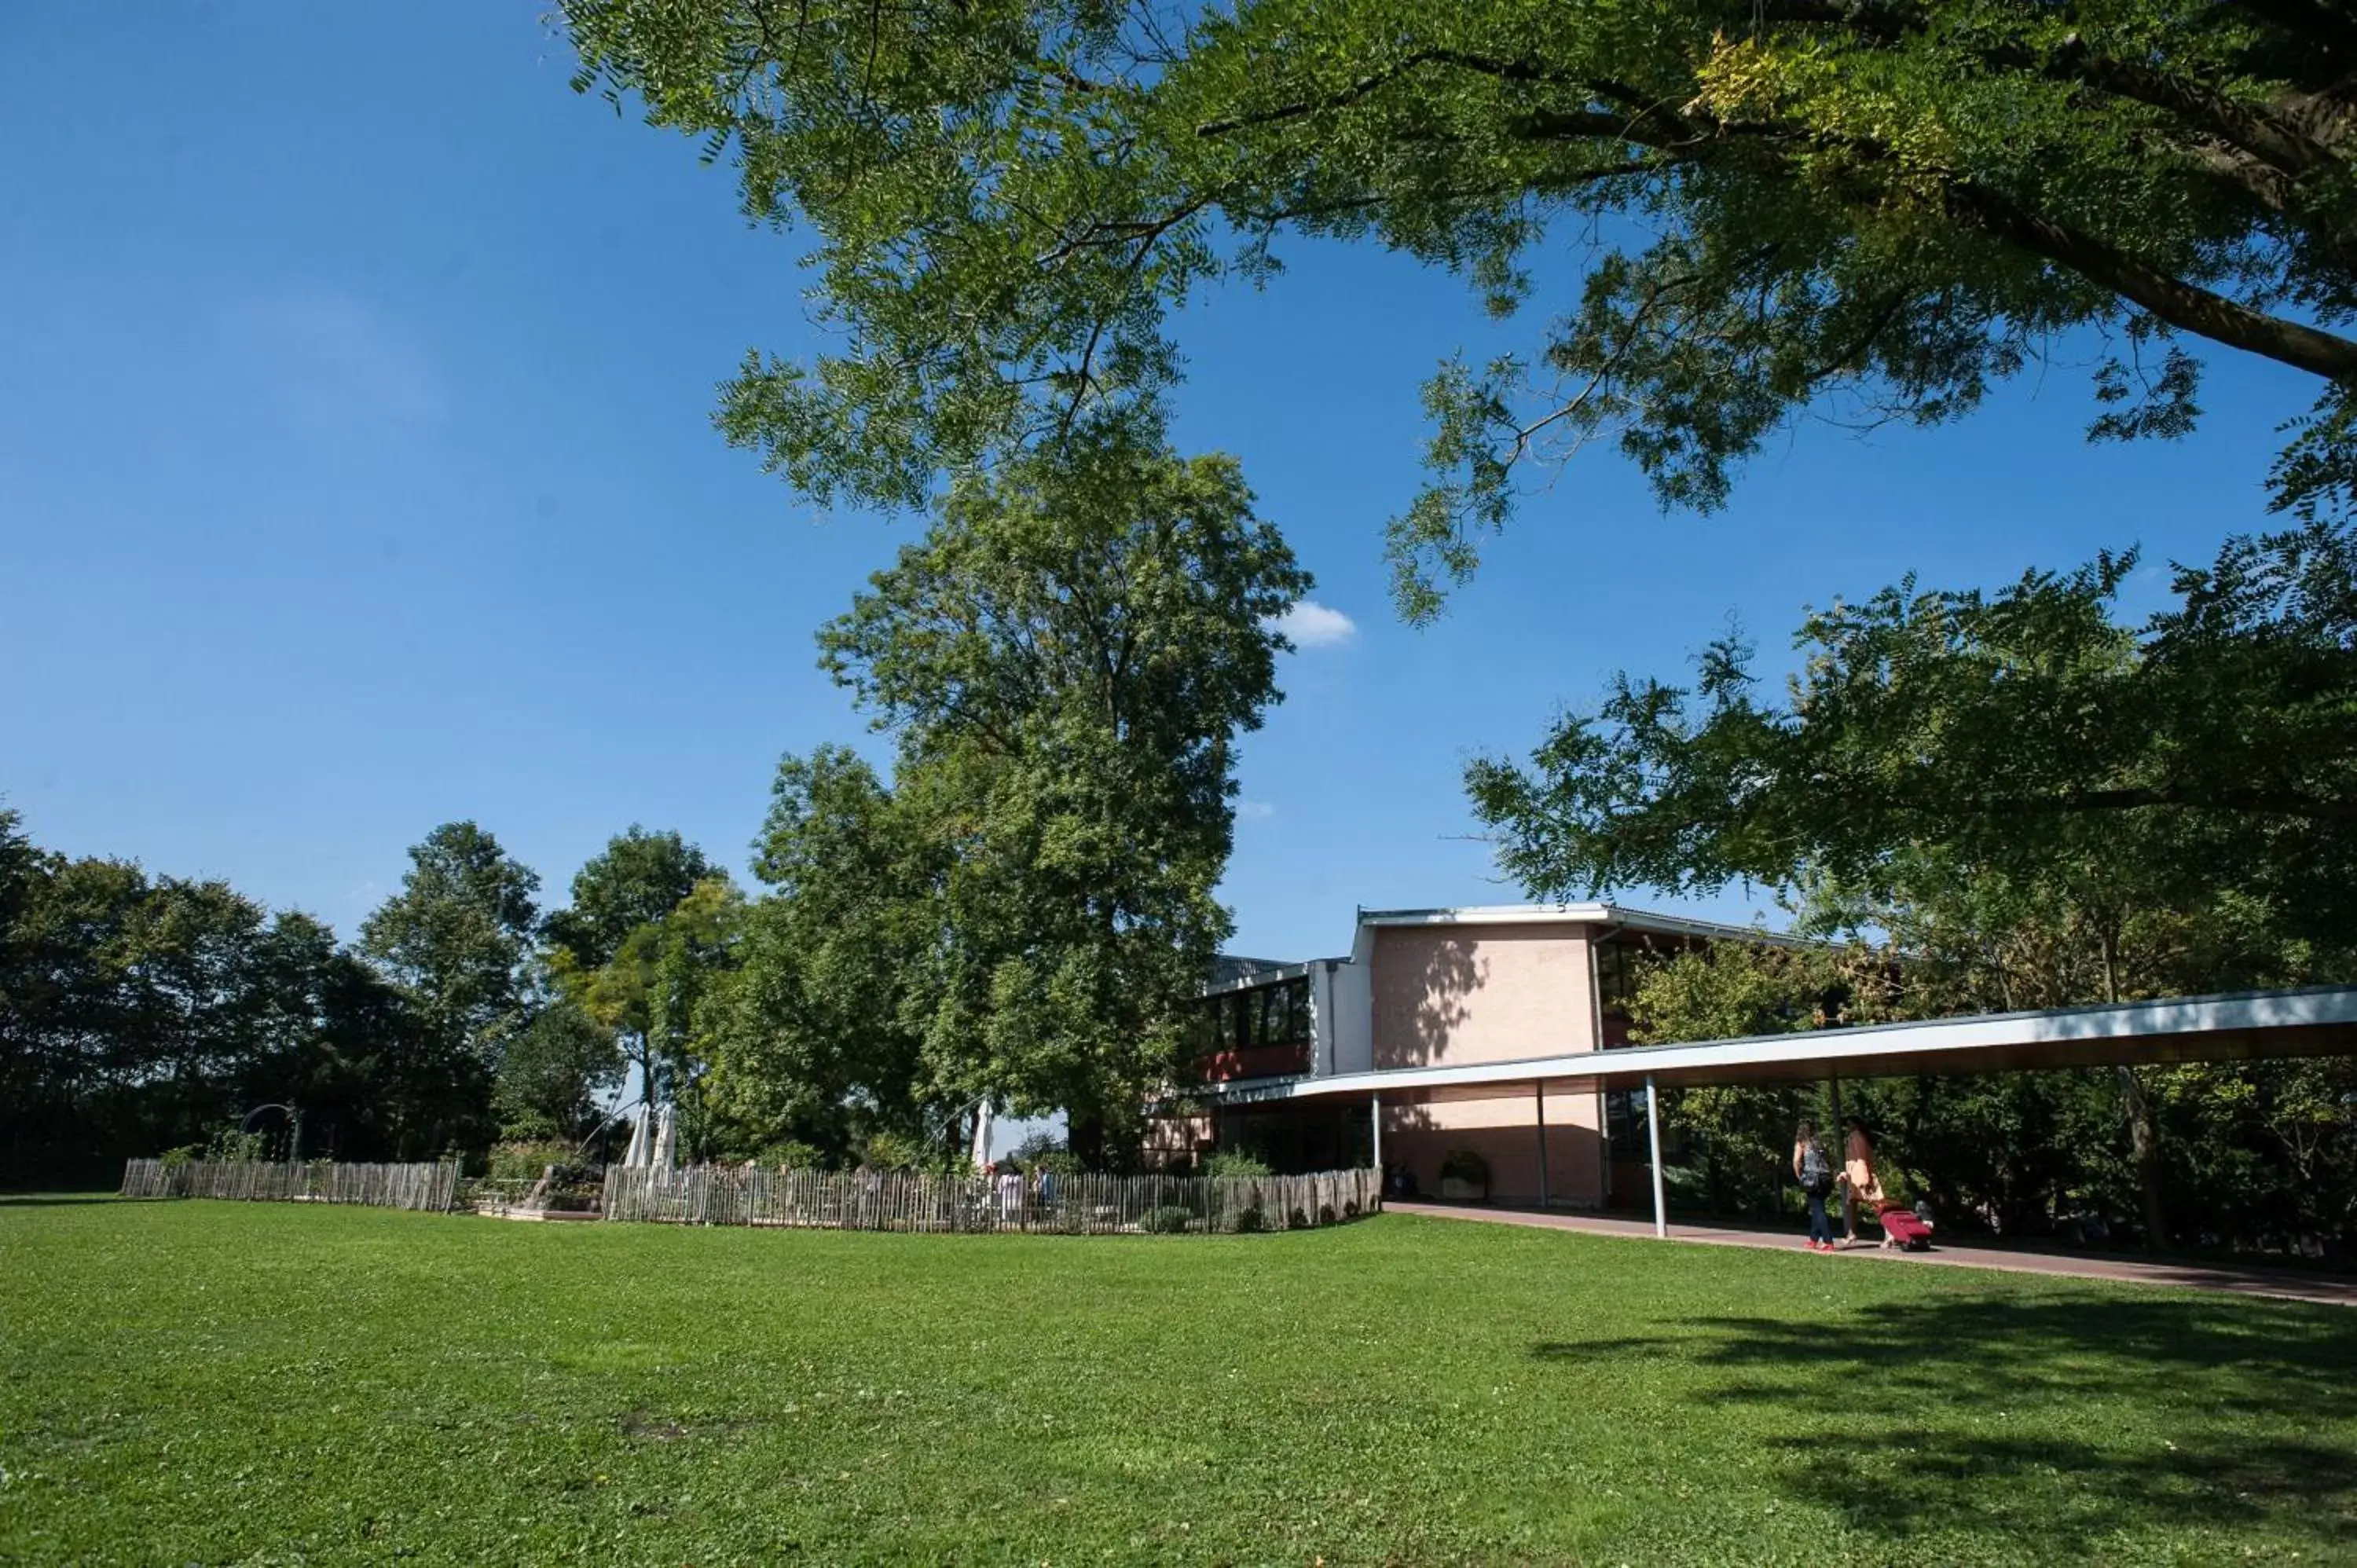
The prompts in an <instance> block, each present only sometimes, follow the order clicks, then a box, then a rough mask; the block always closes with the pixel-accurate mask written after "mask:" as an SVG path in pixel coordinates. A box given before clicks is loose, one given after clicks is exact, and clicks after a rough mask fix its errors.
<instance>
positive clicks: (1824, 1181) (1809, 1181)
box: [1801, 1138, 1834, 1197]
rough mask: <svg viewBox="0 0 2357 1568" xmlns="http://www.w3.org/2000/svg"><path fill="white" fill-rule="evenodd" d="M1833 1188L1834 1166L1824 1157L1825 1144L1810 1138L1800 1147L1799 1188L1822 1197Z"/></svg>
mask: <svg viewBox="0 0 2357 1568" xmlns="http://www.w3.org/2000/svg"><path fill="white" fill-rule="evenodd" d="M1833 1189H1834V1167H1833V1165H1832V1163H1831V1162H1830V1161H1828V1160H1827V1159H1826V1158H1825V1146H1824V1144H1820V1143H1818V1142H1817V1141H1816V1140H1815V1139H1814V1138H1812V1139H1810V1140H1809V1141H1808V1143H1806V1144H1803V1145H1802V1148H1801V1190H1802V1191H1803V1192H1805V1193H1807V1194H1808V1195H1809V1196H1810V1197H1824V1196H1825V1195H1826V1194H1828V1193H1830V1192H1832V1191H1833Z"/></svg>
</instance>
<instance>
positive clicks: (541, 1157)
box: [485, 1138, 573, 1181]
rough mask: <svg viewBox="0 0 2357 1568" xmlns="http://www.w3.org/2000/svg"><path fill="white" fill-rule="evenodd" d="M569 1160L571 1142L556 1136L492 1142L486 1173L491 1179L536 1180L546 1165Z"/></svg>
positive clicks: (561, 1165)
mask: <svg viewBox="0 0 2357 1568" xmlns="http://www.w3.org/2000/svg"><path fill="white" fill-rule="evenodd" d="M572 1164H573V1145H572V1144H567V1143H564V1142H561V1141H559V1140H557V1139H554V1138H544V1139H539V1140H536V1141H534V1142H530V1143H524V1142H510V1143H505V1144H492V1145H491V1156H490V1165H489V1167H488V1168H487V1170H486V1172H485V1174H486V1175H488V1176H490V1179H491V1180H493V1181H538V1180H539V1179H540V1173H541V1172H543V1171H544V1170H546V1169H547V1168H548V1167H549V1166H551V1165H556V1166H559V1167H565V1166H570V1165H572Z"/></svg>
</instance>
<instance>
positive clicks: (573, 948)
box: [547, 822, 714, 970]
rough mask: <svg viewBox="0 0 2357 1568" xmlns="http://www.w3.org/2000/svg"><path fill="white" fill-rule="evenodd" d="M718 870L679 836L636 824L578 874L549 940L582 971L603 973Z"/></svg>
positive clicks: (554, 917) (551, 923) (551, 927)
mask: <svg viewBox="0 0 2357 1568" xmlns="http://www.w3.org/2000/svg"><path fill="white" fill-rule="evenodd" d="M713 869H714V868H713V866H712V864H711V862H709V861H707V860H705V857H704V852H703V851H702V850H700V849H698V848H697V847H696V846H695V845H694V844H692V843H688V842H687V841H686V840H684V839H683V838H682V837H680V835H679V834H678V833H677V832H670V831H665V832H648V831H647V830H646V829H644V828H642V827H640V826H639V824H638V823H636V822H632V823H631V824H630V827H629V829H628V830H626V831H625V832H619V833H616V834H615V835H614V836H613V837H612V838H610V839H608V841H607V842H606V847H605V849H604V850H603V851H602V852H600V853H599V854H597V857H596V858H594V859H592V860H590V861H589V862H588V863H587V865H583V866H582V867H581V869H580V870H579V871H578V872H576V873H575V874H574V877H573V901H572V903H571V904H570V905H569V906H567V907H566V908H562V909H559V910H557V911H555V912H554V913H553V914H551V915H550V916H549V917H548V928H547V934H548V940H549V942H550V944H551V945H552V946H554V947H556V948H559V949H561V950H564V951H565V953H567V954H568V955H569V956H570V957H571V959H572V961H573V962H574V964H575V966H576V967H577V968H580V969H585V970H588V969H597V968H598V967H599V966H601V965H603V964H604V963H605V962H606V961H608V960H609V959H611V958H612V957H613V956H614V954H615V952H616V951H617V950H619V948H620V947H621V945H622V943H623V942H624V941H625V940H628V938H629V937H630V933H631V932H632V931H635V930H637V929H639V928H640V926H646V925H652V924H654V923H655V922H657V921H659V920H662V918H664V917H666V916H668V915H669V914H670V913H671V912H672V911H673V909H676V908H679V903H680V900H681V899H683V898H684V897H687V896H688V894H689V893H691V892H693V891H694V888H695V885H696V884H697V883H699V882H701V881H703V880H704V879H705V877H707V876H709V875H712V873H713Z"/></svg>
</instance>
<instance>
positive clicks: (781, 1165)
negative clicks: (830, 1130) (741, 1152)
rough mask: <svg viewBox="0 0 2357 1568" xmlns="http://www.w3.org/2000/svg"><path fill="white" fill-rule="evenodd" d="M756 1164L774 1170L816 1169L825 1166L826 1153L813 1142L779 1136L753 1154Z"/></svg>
mask: <svg viewBox="0 0 2357 1568" xmlns="http://www.w3.org/2000/svg"><path fill="white" fill-rule="evenodd" d="M753 1162H754V1163H755V1164H756V1165H766V1166H769V1167H770V1168H772V1169H776V1170H788V1171H817V1170H824V1169H825V1168H826V1163H827V1162H826V1155H825V1154H824V1153H823V1151H822V1150H821V1149H820V1148H819V1146H818V1145H817V1144H805V1143H803V1142H802V1140H801V1139H800V1138H780V1139H778V1140H777V1141H776V1142H774V1143H769V1144H762V1145H761V1147H760V1150H759V1152H758V1153H757V1154H755V1155H754V1156H753Z"/></svg>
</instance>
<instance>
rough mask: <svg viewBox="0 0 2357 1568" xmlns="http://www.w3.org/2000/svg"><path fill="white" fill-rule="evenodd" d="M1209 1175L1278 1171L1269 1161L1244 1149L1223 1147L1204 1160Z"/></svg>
mask: <svg viewBox="0 0 2357 1568" xmlns="http://www.w3.org/2000/svg"><path fill="white" fill-rule="evenodd" d="M1203 1174H1204V1175H1205V1176H1274V1175H1275V1174H1276V1173H1275V1172H1274V1171H1272V1170H1270V1169H1269V1168H1268V1162H1267V1161H1265V1160H1263V1159H1262V1158H1260V1156H1258V1155H1254V1154H1251V1153H1249V1152H1247V1151H1245V1150H1243V1149H1221V1150H1218V1151H1216V1152H1214V1153H1213V1154H1212V1155H1211V1156H1210V1157H1209V1158H1208V1159H1206V1160H1204V1162H1203Z"/></svg>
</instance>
